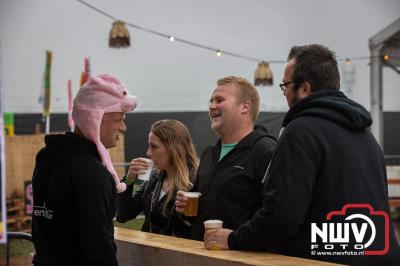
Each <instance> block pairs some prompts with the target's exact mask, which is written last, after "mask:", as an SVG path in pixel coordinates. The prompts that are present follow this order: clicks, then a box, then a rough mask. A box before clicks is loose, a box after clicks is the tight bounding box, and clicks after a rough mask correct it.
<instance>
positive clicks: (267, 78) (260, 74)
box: [254, 61, 273, 86]
mask: <svg viewBox="0 0 400 266" xmlns="http://www.w3.org/2000/svg"><path fill="white" fill-rule="evenodd" d="M272 84H273V78H272V70H271V68H270V67H269V64H268V63H267V62H265V61H262V62H261V63H259V64H258V67H257V70H256V72H255V73H254V85H256V86H259V85H261V86H267V85H269V86H272Z"/></svg>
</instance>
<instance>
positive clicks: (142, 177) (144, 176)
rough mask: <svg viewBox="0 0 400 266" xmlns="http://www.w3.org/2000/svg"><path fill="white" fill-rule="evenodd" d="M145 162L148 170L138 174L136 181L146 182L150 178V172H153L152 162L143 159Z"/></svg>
mask: <svg viewBox="0 0 400 266" xmlns="http://www.w3.org/2000/svg"><path fill="white" fill-rule="evenodd" d="M145 160H146V161H147V164H148V165H149V168H147V170H146V172H144V173H142V174H139V175H138V179H140V180H143V181H147V180H149V178H150V174H151V171H152V170H153V166H154V162H153V161H152V160H150V159H145Z"/></svg>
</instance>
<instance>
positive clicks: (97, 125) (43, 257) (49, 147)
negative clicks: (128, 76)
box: [32, 75, 136, 266]
mask: <svg viewBox="0 0 400 266" xmlns="http://www.w3.org/2000/svg"><path fill="white" fill-rule="evenodd" d="M135 106H136V98H135V97H134V96H131V95H129V94H128V91H127V89H126V87H125V86H124V85H123V84H122V83H120V82H119V81H118V80H117V79H116V78H114V77H112V76H110V75H100V76H97V77H91V78H89V80H88V82H86V83H85V84H84V85H83V86H82V87H81V88H80V90H79V92H78V94H77V96H76V97H75V99H74V107H73V114H72V115H73V118H74V121H75V123H76V128H75V132H74V133H70V132H67V133H65V134H64V135H61V134H59V135H47V136H46V137H45V142H46V147H45V148H43V149H42V150H41V151H40V152H39V153H38V155H37V157H36V166H35V169H34V173H33V178H32V182H33V201H34V207H33V216H32V237H33V242H34V246H35V251H36V254H35V256H34V258H33V263H34V265H57V266H59V265H61V266H63V265H104V266H106V265H107V266H110V265H112V266H114V265H118V263H117V258H116V246H115V243H114V226H113V222H112V220H113V217H114V215H115V209H116V207H115V201H116V193H117V191H122V190H123V189H124V186H123V184H121V183H120V181H119V179H118V176H117V174H116V172H115V170H114V168H113V167H112V164H111V159H110V156H109V154H108V151H107V149H108V148H113V147H115V146H116V144H117V141H118V138H119V134H120V133H123V132H125V130H126V127H125V124H124V118H125V112H128V111H131V110H133V109H134V108H135Z"/></svg>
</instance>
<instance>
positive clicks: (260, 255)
mask: <svg viewBox="0 0 400 266" xmlns="http://www.w3.org/2000/svg"><path fill="white" fill-rule="evenodd" d="M115 239H116V243H117V247H118V250H117V257H118V262H119V265H120V266H125V265H157V266H167V265H193V266H200V265H201V266H202V265H207V266H214V265H215V266H216V265H227V266H231V265H235V266H236V265H268V266H269V265H277V266H286V265H338V264H332V263H328V262H322V261H315V260H308V259H302V258H296V257H289V256H283V255H278V254H273V253H267V252H243V251H232V250H212V251H211V250H207V249H205V248H204V243H203V242H200V241H194V240H188V239H182V238H176V237H170V236H163V235H157V234H151V233H145V232H141V231H134V230H128V229H123V228H117V227H116V228H115Z"/></svg>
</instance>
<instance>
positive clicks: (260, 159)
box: [175, 77, 275, 240]
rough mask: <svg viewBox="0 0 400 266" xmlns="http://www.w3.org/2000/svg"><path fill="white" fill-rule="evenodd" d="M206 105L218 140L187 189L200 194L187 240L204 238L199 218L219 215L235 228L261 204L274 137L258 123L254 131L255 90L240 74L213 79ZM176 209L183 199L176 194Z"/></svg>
mask: <svg viewBox="0 0 400 266" xmlns="http://www.w3.org/2000/svg"><path fill="white" fill-rule="evenodd" d="M217 85H218V87H217V88H216V89H215V90H214V92H213V94H212V96H211V99H210V106H209V115H210V119H211V127H212V128H213V129H214V130H215V131H216V132H217V134H218V135H219V137H220V139H219V140H218V142H217V143H216V144H215V145H212V146H209V147H207V148H206V149H205V151H204V152H203V154H202V156H201V159H200V166H199V169H198V171H197V176H196V181H195V184H194V187H193V189H192V191H199V192H201V196H200V200H199V208H198V209H199V212H198V215H197V217H195V219H194V220H193V221H192V239H196V240H203V236H204V225H203V222H204V221H205V220H209V219H219V220H222V221H223V223H224V227H225V228H230V229H236V228H238V227H239V225H241V224H243V223H244V222H246V221H247V220H248V219H250V218H251V217H252V216H253V215H254V214H255V212H256V210H257V209H258V208H260V207H261V204H262V183H261V181H262V179H263V177H264V174H265V171H266V168H267V165H268V163H269V161H270V158H271V156H272V152H273V148H274V146H275V139H274V138H273V137H271V136H269V135H268V134H267V133H266V132H267V130H266V129H265V128H263V127H261V126H258V127H257V128H256V129H254V123H255V121H256V119H257V116H258V113H259V102H260V98H259V95H258V92H257V90H256V88H255V87H254V86H253V85H252V84H251V83H250V82H248V81H247V80H245V79H243V78H239V77H226V78H223V79H220V80H218V82H217ZM175 204H176V206H177V207H176V210H177V211H178V212H183V210H184V206H185V205H186V198H185V197H184V195H183V193H182V192H178V196H177V200H176V202H175Z"/></svg>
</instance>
